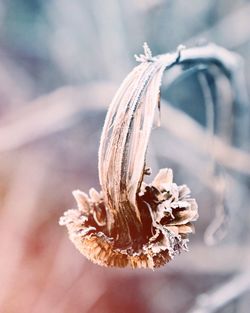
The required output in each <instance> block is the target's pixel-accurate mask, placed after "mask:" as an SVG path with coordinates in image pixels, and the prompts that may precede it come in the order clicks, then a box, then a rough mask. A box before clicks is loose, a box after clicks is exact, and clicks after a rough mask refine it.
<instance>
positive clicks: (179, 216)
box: [60, 169, 198, 268]
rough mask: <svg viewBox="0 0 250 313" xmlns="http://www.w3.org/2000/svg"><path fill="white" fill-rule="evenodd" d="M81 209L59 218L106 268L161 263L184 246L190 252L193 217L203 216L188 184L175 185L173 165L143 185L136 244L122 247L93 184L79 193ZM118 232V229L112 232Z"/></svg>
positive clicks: (74, 239) (84, 249) (72, 236)
mask: <svg viewBox="0 0 250 313" xmlns="http://www.w3.org/2000/svg"><path fill="white" fill-rule="evenodd" d="M73 195H74V197H75V199H76V201H77V204H78V209H75V210H68V211H66V212H65V213H64V216H63V217H61V219H60V224H61V225H66V226H67V228H68V231H69V236H70V239H71V240H72V242H73V243H74V244H75V246H76V248H77V249H78V250H79V251H80V252H81V253H83V254H84V255H85V256H86V257H87V258H88V259H90V260H91V261H93V262H94V263H97V264H100V265H105V266H118V267H126V266H131V267H133V268H136V267H139V268H140V267H143V268H146V267H149V268H155V267H159V266H161V265H163V264H165V263H166V262H168V261H169V260H171V259H172V258H173V257H174V256H175V255H176V254H178V253H180V251H181V250H187V249H188V248H187V243H188V238H187V236H188V234H189V233H192V232H193V226H192V224H191V222H192V221H195V220H196V219H197V218H198V213H197V204H196V201H195V200H194V199H192V198H190V190H189V188H188V187H187V186H186V185H181V186H177V185H176V184H175V183H173V174H172V170H171V169H162V170H160V172H159V173H158V175H157V176H156V177H155V179H154V181H153V182H152V184H150V185H146V184H145V183H144V184H143V185H142V188H141V191H140V193H139V194H138V197H137V205H138V209H139V212H140V215H141V216H140V217H141V223H142V236H141V238H134V239H135V244H133V243H131V245H130V246H129V247H117V245H116V240H115V238H113V237H111V236H110V233H112V232H110V231H109V230H108V228H107V213H106V207H105V203H104V199H103V197H102V193H98V192H97V191H96V190H94V189H93V188H92V189H91V190H90V195H89V196H87V195H86V194H85V193H84V192H81V191H79V190H78V191H74V192H73ZM113 233H114V231H113Z"/></svg>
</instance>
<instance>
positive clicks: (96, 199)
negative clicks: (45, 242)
mask: <svg viewBox="0 0 250 313" xmlns="http://www.w3.org/2000/svg"><path fill="white" fill-rule="evenodd" d="M144 49H145V55H144V56H143V55H140V57H139V58H138V60H139V61H140V62H142V63H141V64H140V65H139V66H137V67H136V68H135V69H134V70H133V71H132V72H131V73H130V74H129V75H128V77H127V78H126V79H125V80H124V82H123V84H122V86H121V87H120V89H119V90H118V92H117V94H116V95H115V97H114V99H113V101H112V103H111V105H110V108H109V111H108V113H107V116H106V120H105V124H104V128H103V132H102V137H101V143H100V148H99V178H100V184H101V187H102V191H101V192H100V193H98V192H97V191H96V190H95V189H93V188H91V189H90V191H89V195H87V194H85V193H84V192H82V191H79V190H77V191H74V192H73V195H74V197H75V199H76V201H77V205H78V209H73V210H68V211H66V212H65V213H64V216H62V217H61V219H60V225H66V226H67V228H68V232H69V237H70V239H71V240H72V242H73V243H74V244H75V246H76V248H77V249H78V250H79V251H80V252H81V253H82V254H84V255H85V256H86V257H87V258H88V259H90V260H91V261H93V262H94V263H97V264H99V265H104V266H117V267H126V266H130V267H132V268H137V267H138V268H152V269H153V268H157V267H160V266H161V265H164V264H165V263H167V262H168V261H169V260H171V259H173V257H174V256H175V255H176V254H178V253H180V251H181V250H185V251H187V249H188V248H187V243H188V238H187V237H188V234H189V233H192V232H193V226H192V224H191V222H193V221H195V220H196V219H197V218H198V212H197V204H196V201H195V200H194V199H192V198H190V190H189V188H188V187H187V186H186V185H181V186H178V185H176V184H175V183H174V182H173V173H172V170H171V169H161V170H160V171H159V173H158V174H157V175H156V177H155V178H154V180H153V182H152V183H151V184H149V185H148V184H146V183H144V182H143V178H144V175H149V174H150V173H149V169H148V168H146V165H145V156H146V149H147V145H148V140H149V135H150V131H151V128H152V124H153V118H154V111H155V108H156V106H157V103H158V97H159V87H160V83H161V77H162V73H163V71H164V69H165V68H166V66H167V65H168V62H169V61H170V59H169V56H168V55H163V56H162V57H152V54H151V51H150V49H149V47H148V46H147V45H146V44H145V45H144ZM179 53H180V52H179V51H178V53H177V55H176V58H178V57H179Z"/></svg>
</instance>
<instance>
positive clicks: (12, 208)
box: [0, 0, 250, 313]
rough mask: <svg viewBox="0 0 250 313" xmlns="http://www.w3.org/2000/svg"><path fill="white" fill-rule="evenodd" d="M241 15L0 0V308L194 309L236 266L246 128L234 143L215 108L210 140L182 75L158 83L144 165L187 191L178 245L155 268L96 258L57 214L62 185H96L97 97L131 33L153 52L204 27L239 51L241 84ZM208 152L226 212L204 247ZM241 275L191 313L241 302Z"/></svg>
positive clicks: (103, 103) (209, 9) (110, 91)
mask: <svg viewBox="0 0 250 313" xmlns="http://www.w3.org/2000/svg"><path fill="white" fill-rule="evenodd" d="M249 13H250V6H249V3H248V1H225V0H224V1H222V0H221V1H210V2H201V1H196V0H195V1H194V3H193V4H192V5H190V4H189V5H188V4H187V2H185V1H161V0H158V1H151V0H148V1H131V0H130V1H122V0H121V1H108V3H106V2H101V1H96V0H94V1H90V2H89V1H80V0H77V1H74V2H70V1H65V0H64V1H58V0H52V1H49V2H47V1H41V0H40V1H39V0H36V1H26V2H19V1H17V0H16V1H13V2H12V4H10V3H9V4H8V3H6V2H5V1H1V2H0V26H1V29H2V30H1V31H0V152H1V153H0V312H1V313H2V312H3V313H44V312H46V313H50V312H51V313H52V312H53V313H114V312H115V313H125V312H131V313H140V312H143V313H153V312H157V313H163V312H164V313H168V312H169V313H185V312H189V310H190V312H198V311H195V307H196V306H197V305H198V304H199V301H200V300H199V299H201V298H200V295H201V294H206V295H208V296H209V295H211V299H212V298H213V297H214V298H213V299H216V296H217V295H218V294H216V290H218V289H219V288H220V287H221V286H224V284H226V283H227V282H230V279H231V278H233V277H234V275H236V274H237V273H239V272H240V273H246V274H245V275H243V276H245V277H248V276H249V260H250V251H249V242H250V232H249V224H250V215H249V200H250V199H249V185H250V183H249V176H250V168H249V166H250V164H249V151H248V150H247V148H246V146H247V145H248V143H249V132H248V134H246V136H245V137H246V138H247V141H245V142H243V144H242V146H239V147H235V146H233V144H232V140H231V139H232V138H231V137H232V132H233V130H232V129H231V128H230V125H231V124H230V123H229V122H228V121H229V120H230V119H231V118H233V115H232V114H233V113H232V112H231V111H226V109H224V110H221V112H220V113H221V116H220V118H219V119H218V121H219V122H220V124H219V126H218V127H219V130H218V134H219V135H220V136H219V135H218V136H217V137H218V138H217V139H218V142H217V146H216V147H217V148H216V149H217V150H216V151H215V152H213V151H212V149H211V146H210V145H209V141H207V140H208V136H207V132H206V121H205V118H204V116H203V115H204V109H201V107H202V106H201V105H200V104H201V103H202V101H203V100H202V97H201V92H200V89H199V88H198V87H197V79H196V78H195V77H191V78H190V79H189V80H188V82H183V85H181V86H173V88H172V89H171V91H167V92H166V93H163V95H162V96H163V98H164V99H163V106H164V108H163V111H162V127H161V128H160V129H154V130H153V133H152V138H151V144H150V147H149V153H148V162H149V165H150V166H151V167H152V169H153V172H156V171H157V169H158V168H161V167H172V168H173V170H174V172H175V177H176V181H177V182H178V183H179V184H182V183H187V184H188V185H189V186H190V187H191V190H192V191H193V195H194V196H195V197H196V198H197V201H198V204H199V208H200V219H199V221H198V222H197V223H196V234H195V235H193V236H192V238H191V242H190V252H189V253H183V254H182V255H180V256H177V257H176V259H175V260H174V261H172V262H171V263H169V264H167V265H166V266H165V267H164V268H162V269H160V270H157V271H155V272H153V271H150V270H131V269H108V268H102V267H99V266H97V265H94V264H92V263H90V262H89V261H88V260H87V259H85V258H84V257H83V256H82V255H80V253H79V252H78V251H77V250H76V249H75V248H74V246H73V245H72V243H71V242H70V241H69V239H68V236H67V232H66V229H65V228H63V227H60V226H59V225H58V219H59V217H60V216H61V215H62V214H63V212H64V211H65V210H66V209H69V208H71V207H75V202H74V199H73V197H72V194H71V192H72V190H74V189H81V190H83V191H85V192H88V190H89V189H90V188H91V187H95V188H96V189H97V190H99V188H100V187H99V181H98V168H97V164H98V159H97V157H98V146H99V138H100V134H101V130H102V125H103V122H104V118H105V114H106V111H107V107H108V104H109V103H110V101H111V99H112V97H113V96H114V94H115V91H116V90H117V88H118V86H119V84H120V83H121V81H122V79H123V78H124V77H125V76H126V74H127V73H128V72H129V71H130V70H131V69H132V68H133V66H135V65H136V62H135V61H134V59H133V54H134V53H138V51H139V52H140V51H141V46H142V43H143V42H144V41H147V42H148V43H149V45H150V47H151V49H152V51H153V53H154V54H158V53H165V52H167V51H170V50H173V49H175V48H176V46H178V44H180V43H188V42H195V40H197V38H200V37H206V38H207V39H208V40H212V41H215V42H217V43H218V44H221V45H223V46H225V47H226V48H229V49H232V50H234V51H236V52H238V53H239V54H240V55H241V56H242V57H243V58H244V60H245V68H246V79H247V86H248V87H249V86H250V84H249V82H250V77H249V66H250V57H249V56H250V54H249V49H250V32H249V27H248V20H249V18H248V17H249ZM228 29H231V31H230V32H228ZM229 33H230V35H229ZM220 86H221V87H222V88H221V95H220V96H221V99H222V101H223V103H225V104H227V105H228V106H227V107H228V108H230V101H231V98H232V94H231V92H230V88H228V84H227V83H226V82H224V81H223V79H222V78H221V79H220ZM165 100H167V101H168V103H169V102H171V103H172V106H167V105H165V104H164V103H165V102H164V101H165ZM223 108H224V107H223ZM223 114H225V115H223ZM176 125H180V127H176ZM183 129H184V131H183ZM248 130H249V129H248ZM213 158H215V163H216V162H218V163H219V164H220V166H222V167H223V168H224V170H223V179H224V182H225V184H226V186H227V192H226V195H224V200H225V201H226V206H227V210H228V211H229V216H230V223H229V225H228V228H227V231H226V236H225V237H224V239H223V240H222V241H220V242H219V241H218V242H217V243H216V244H215V245H213V246H208V245H207V244H206V242H205V241H204V234H206V229H207V227H208V225H210V223H211V221H212V220H213V218H214V217H215V215H216V212H217V209H218V207H219V206H220V205H221V189H220V187H219V184H218V181H217V177H216V176H214V173H213V172H212V170H211V168H212V167H213V165H214V163H213V162H214V161H213ZM218 210H219V209H218ZM249 277H250V276H249ZM240 282H242V284H246V287H245V290H244V291H242V293H240V295H238V296H237V297H231V298H230V297H229V300H227V296H228V295H230V290H231V289H230V290H229V291H228V289H225V291H222V292H221V294H222V296H221V294H220V296H221V297H220V298H219V300H220V299H222V300H224V301H225V305H222V306H221V307H220V308H219V309H218V310H217V311H213V309H211V308H210V311H200V312H204V313H205V312H221V313H223V312H239V313H247V312H248V308H249V305H250V302H249V289H250V279H248V280H247V279H245V280H240ZM232 286H233V287H232V288H235V284H234V285H232ZM236 289H237V288H236ZM219 290H220V289H219ZM236 294H237V292H236ZM219 300H217V301H219Z"/></svg>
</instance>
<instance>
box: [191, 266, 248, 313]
mask: <svg viewBox="0 0 250 313" xmlns="http://www.w3.org/2000/svg"><path fill="white" fill-rule="evenodd" d="M249 289H250V272H249V271H245V272H243V273H240V274H238V275H236V276H234V277H233V278H232V279H231V280H229V281H228V282H226V283H224V284H223V285H221V286H219V287H217V288H216V289H214V290H212V291H209V292H208V293H205V294H201V295H199V296H198V297H197V300H196V304H195V306H194V308H192V309H191V310H190V311H189V312H188V313H214V312H217V311H218V310H219V309H220V308H222V307H224V306H225V305H227V304H228V303H230V302H231V301H233V300H235V299H237V298H239V297H240V296H241V295H242V294H244V293H245V292H247V291H248V290H249Z"/></svg>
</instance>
